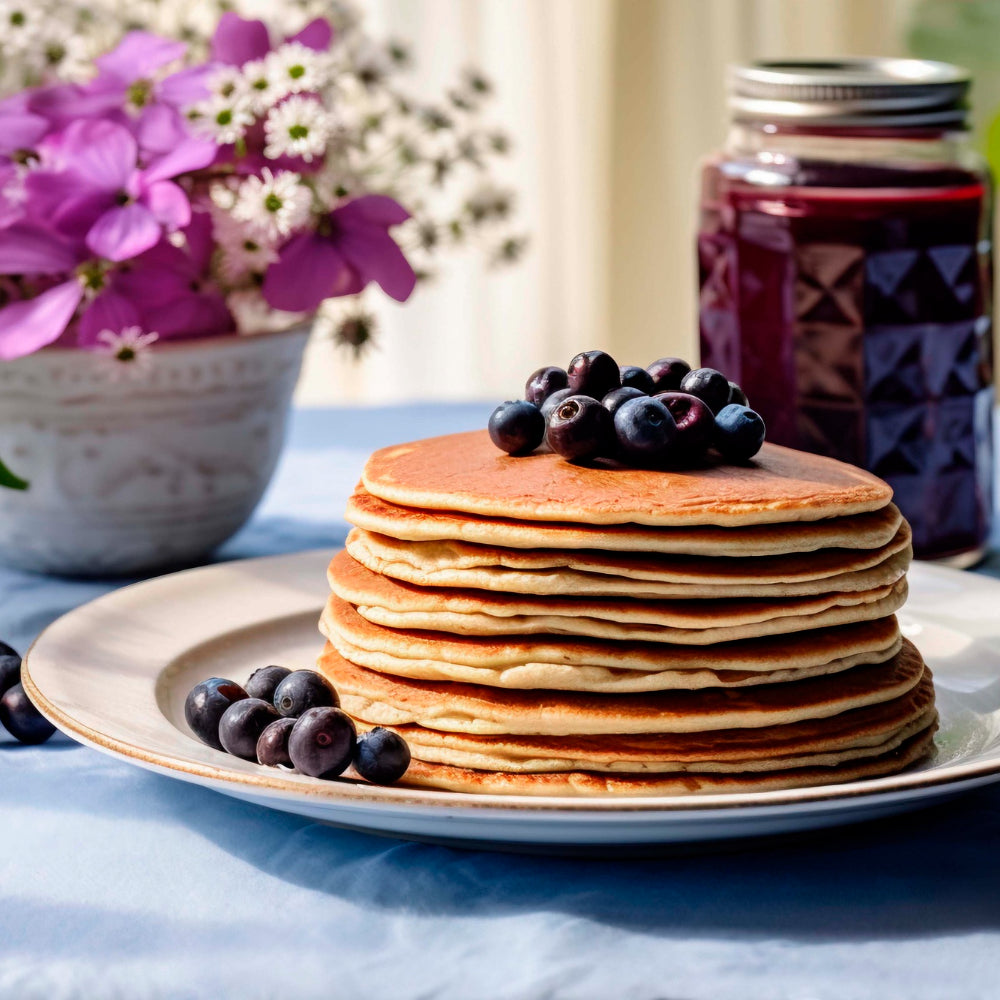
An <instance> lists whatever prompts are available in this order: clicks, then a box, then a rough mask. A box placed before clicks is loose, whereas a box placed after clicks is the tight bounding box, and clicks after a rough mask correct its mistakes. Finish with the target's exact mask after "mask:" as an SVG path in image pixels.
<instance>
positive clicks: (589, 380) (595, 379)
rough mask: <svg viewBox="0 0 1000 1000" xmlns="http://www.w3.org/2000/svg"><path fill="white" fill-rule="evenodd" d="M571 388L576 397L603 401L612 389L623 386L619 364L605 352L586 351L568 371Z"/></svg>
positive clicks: (579, 355)
mask: <svg viewBox="0 0 1000 1000" xmlns="http://www.w3.org/2000/svg"><path fill="white" fill-rule="evenodd" d="M566 375H567V377H568V384H569V388H570V389H572V390H573V395H574V396H593V397H594V399H603V398H604V397H605V396H606V395H607V394H608V393H609V392H611V390H612V389H617V388H619V387H620V386H621V384H622V380H621V376H620V375H619V373H618V363H617V362H616V361H615V359H614V358H613V357H611V355H610V354H605V353H604V351H584V352H583V354H578V355H577V356H576V357H575V358H573V360H572V361H571V362H570V363H569V368H567V369H566Z"/></svg>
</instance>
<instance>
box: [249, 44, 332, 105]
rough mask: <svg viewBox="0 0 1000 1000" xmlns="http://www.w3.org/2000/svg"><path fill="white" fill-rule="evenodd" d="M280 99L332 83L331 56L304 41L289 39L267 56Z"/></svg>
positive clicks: (266, 59) (275, 91)
mask: <svg viewBox="0 0 1000 1000" xmlns="http://www.w3.org/2000/svg"><path fill="white" fill-rule="evenodd" d="M264 62H265V63H266V66H267V72H268V75H269V76H270V78H271V82H272V85H273V87H274V93H275V94H277V95H278V97H279V99H280V98H281V97H285V96H286V95H288V94H301V93H311V92H314V91H318V90H322V89H323V88H324V87H325V86H326V85H327V84H328V83H329V82H330V69H329V59H328V57H326V56H324V55H323V53H321V52H316V51H315V50H314V49H310V48H307V47H306V46H305V45H303V44H302V43H301V42H286V43H285V44H284V45H281V46H279V47H278V48H276V49H275V50H274V51H273V52H269V53H268V54H267V55H266V56H265V57H264Z"/></svg>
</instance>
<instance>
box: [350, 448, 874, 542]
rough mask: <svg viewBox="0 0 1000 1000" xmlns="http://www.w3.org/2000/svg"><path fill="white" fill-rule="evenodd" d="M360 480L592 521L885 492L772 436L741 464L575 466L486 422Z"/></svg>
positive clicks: (398, 494) (384, 491) (470, 506)
mask: <svg viewBox="0 0 1000 1000" xmlns="http://www.w3.org/2000/svg"><path fill="white" fill-rule="evenodd" d="M362 482H363V483H364V486H365V489H367V490H368V492H369V493H371V494H372V495H373V496H376V497H380V498H381V499H383V500H388V501H389V502H390V503H394V504H403V505H405V506H408V507H417V508H421V509H430V510H452V511H463V512H466V513H471V514H480V515H483V516H486V517H508V518H515V519H516V518H527V519H530V520H533V521H570V522H573V523H578V524H591V525H595V524H600V525H604V524H628V523H636V524H647V525H654V526H657V527H669V526H676V527H689V526H691V525H700V524H712V525H720V526H724V527H739V526H740V525H748V524H753V525H758V524H766V523H782V524H788V523H789V522H798V521H818V520H822V519H824V518H830V517H842V516H848V515H852V514H861V513H865V512H868V511H873V510H879V509H880V508H882V507H885V506H886V505H887V504H888V503H889V502H890V500H891V499H892V490H891V488H890V487H889V486H888V485H887V484H886V483H884V482H883V481H882V480H881V479H878V478H877V477H876V476H873V475H871V473H868V472H865V471H863V470H862V469H858V468H856V467H855V466H852V465H846V464H845V463H843V462H838V461H836V460H834V459H831V458H824V457H822V456H819V455H810V454H808V453H806V452H801V451H794V450H792V449H790V448H783V447H781V446H779V445H773V444H765V445H764V446H763V448H762V449H761V450H760V452H759V453H758V454H757V455H756V457H755V458H754V459H752V460H751V461H750V462H748V463H747V464H745V465H732V464H719V465H710V466H707V467H705V468H699V469H696V470H685V471H683V472H673V471H664V470H651V469H632V468H622V467H615V468H611V467H603V466H600V467H583V466H578V465H574V464H572V463H570V462H567V461H565V460H564V459H562V458H560V457H559V456H558V455H555V454H553V453H552V452H539V453H536V454H533V455H528V456H525V457H521V458H512V457H511V456H509V455H506V454H504V453H503V452H501V451H500V450H499V449H497V447H496V446H495V445H494V444H493V442H492V441H491V440H490V438H489V434H488V433H487V432H486V431H485V430H481V431H469V432H467V433H464V434H449V435H446V436H444V437H436V438H426V439H424V440H422V441H415V442H412V443H410V444H402V445H395V446H393V447H390V448H383V449H381V450H380V451H376V452H375V453H374V454H373V455H372V456H371V457H370V458H369V459H368V462H367V463H366V465H365V468H364V471H363V473H362Z"/></svg>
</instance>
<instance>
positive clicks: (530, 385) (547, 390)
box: [524, 365, 569, 406]
mask: <svg viewBox="0 0 1000 1000" xmlns="http://www.w3.org/2000/svg"><path fill="white" fill-rule="evenodd" d="M568 385H569V382H568V380H567V375H566V372H565V370H564V369H562V368H557V367H556V366H555V365H549V366H548V367H546V368H539V369H538V370H537V371H535V372H532V374H531V377H530V378H529V379H528V381H527V382H526V383H525V385H524V398H525V399H526V400H527V401H528V402H529V403H534V404H535V406H541V405H542V403H544V402H545V400H547V399H548V398H549V396H551V395H552V393H554V392H556V391H557V390H559V389H565V388H566V387H567V386H568Z"/></svg>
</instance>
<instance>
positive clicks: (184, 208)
mask: <svg viewBox="0 0 1000 1000" xmlns="http://www.w3.org/2000/svg"><path fill="white" fill-rule="evenodd" d="M140 201H141V202H142V204H144V205H145V206H146V207H147V208H148V209H149V210H150V211H151V212H152V213H153V218H154V219H156V221H157V222H158V223H159V224H160V225H161V226H163V227H164V229H166V230H167V232H170V233H172V232H173V231H174V230H175V229H182V228H183V227H184V226H186V225H187V224H188V223H189V222H190V221H191V203H190V202H189V201H188V197H187V195H186V194H185V193H184V192H183V191H182V190H181V188H179V187H178V186H177V185H176V184H174V182H173V181H157V182H156V183H155V184H150V185H149V187H147V188H146V190H145V192H144V193H143V195H142V197H141V199H140ZM147 249H148V247H147Z"/></svg>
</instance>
